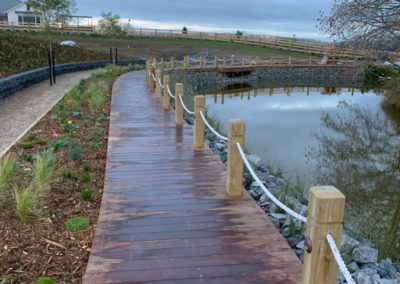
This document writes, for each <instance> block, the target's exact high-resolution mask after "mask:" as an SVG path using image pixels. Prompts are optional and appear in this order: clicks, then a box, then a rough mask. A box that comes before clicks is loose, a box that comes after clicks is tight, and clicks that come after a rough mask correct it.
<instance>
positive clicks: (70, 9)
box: [26, 0, 76, 51]
mask: <svg viewBox="0 0 400 284" xmlns="http://www.w3.org/2000/svg"><path fill="white" fill-rule="evenodd" d="M26 4H27V5H28V6H30V7H31V8H32V10H33V11H35V12H36V13H38V14H40V15H41V24H42V26H43V28H44V31H45V32H46V34H47V35H48V37H49V42H50V51H52V50H53V44H52V37H51V35H52V34H53V33H54V31H56V30H57V29H59V27H60V26H61V25H65V24H66V23H67V22H68V20H69V19H71V17H72V13H74V12H75V11H76V9H75V7H76V3H75V1H74V0H28V1H26Z"/></svg>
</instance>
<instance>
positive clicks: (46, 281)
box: [35, 277, 54, 284]
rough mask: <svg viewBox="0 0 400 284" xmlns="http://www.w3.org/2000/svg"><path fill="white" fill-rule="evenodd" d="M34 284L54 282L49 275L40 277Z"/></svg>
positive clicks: (51, 283)
mask: <svg viewBox="0 0 400 284" xmlns="http://www.w3.org/2000/svg"><path fill="white" fill-rule="evenodd" d="M35 284H54V281H53V279H51V278H50V277H40V278H39V279H38V280H37V281H36V282H35Z"/></svg>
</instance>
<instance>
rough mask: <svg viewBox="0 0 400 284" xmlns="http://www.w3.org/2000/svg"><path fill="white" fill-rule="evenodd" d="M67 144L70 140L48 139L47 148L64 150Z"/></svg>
mask: <svg viewBox="0 0 400 284" xmlns="http://www.w3.org/2000/svg"><path fill="white" fill-rule="evenodd" d="M67 145H68V141H67V140H65V139H60V140H50V141H47V146H48V147H47V149H48V150H49V151H54V150H60V151H64V150H65V149H66V147H67Z"/></svg>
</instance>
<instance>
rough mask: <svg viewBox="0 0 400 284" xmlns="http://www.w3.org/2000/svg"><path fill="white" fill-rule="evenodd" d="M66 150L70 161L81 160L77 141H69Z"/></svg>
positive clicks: (80, 148) (80, 150)
mask: <svg viewBox="0 0 400 284" xmlns="http://www.w3.org/2000/svg"><path fill="white" fill-rule="evenodd" d="M68 152H69V158H70V159H71V160H72V161H80V160H82V147H81V145H80V144H79V142H78V141H75V140H73V141H71V142H70V143H69V149H68Z"/></svg>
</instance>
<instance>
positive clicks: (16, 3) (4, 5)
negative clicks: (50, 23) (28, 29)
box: [0, 0, 40, 24]
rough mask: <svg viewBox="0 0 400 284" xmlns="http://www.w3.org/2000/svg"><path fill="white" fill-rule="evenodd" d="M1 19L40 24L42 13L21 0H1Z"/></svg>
mask: <svg viewBox="0 0 400 284" xmlns="http://www.w3.org/2000/svg"><path fill="white" fill-rule="evenodd" d="M0 21H6V22H13V23H30V24H40V15H38V14H35V13H34V12H33V11H32V10H31V8H30V7H29V6H27V5H26V4H25V3H24V2H23V1H21V0H0Z"/></svg>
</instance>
